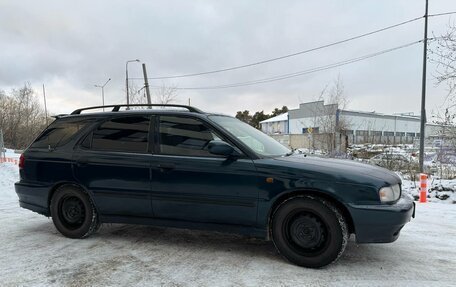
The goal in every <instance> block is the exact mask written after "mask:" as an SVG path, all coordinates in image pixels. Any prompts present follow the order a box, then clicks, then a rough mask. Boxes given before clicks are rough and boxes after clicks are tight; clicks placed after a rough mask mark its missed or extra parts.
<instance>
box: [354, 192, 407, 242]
mask: <svg viewBox="0 0 456 287" xmlns="http://www.w3.org/2000/svg"><path fill="white" fill-rule="evenodd" d="M348 209H349V212H350V214H351V216H352V219H353V223H354V225H355V233H356V242H358V243H388V242H393V241H395V240H396V239H397V238H398V237H399V233H400V231H401V229H402V227H404V225H405V224H406V223H407V222H409V221H410V219H411V218H412V217H415V202H413V199H412V198H411V197H410V196H408V195H405V194H403V195H402V196H401V198H400V199H399V200H398V201H397V202H396V203H395V204H391V205H389V204H382V205H354V204H350V205H349V206H348Z"/></svg>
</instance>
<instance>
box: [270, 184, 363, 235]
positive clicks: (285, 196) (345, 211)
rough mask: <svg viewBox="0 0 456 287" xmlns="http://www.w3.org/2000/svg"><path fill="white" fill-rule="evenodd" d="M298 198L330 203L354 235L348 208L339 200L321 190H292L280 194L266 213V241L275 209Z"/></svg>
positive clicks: (353, 226)
mask: <svg viewBox="0 0 456 287" xmlns="http://www.w3.org/2000/svg"><path fill="white" fill-rule="evenodd" d="M298 196H314V197H319V198H322V199H325V200H327V201H329V202H331V203H332V204H333V205H334V206H335V207H336V208H337V209H339V210H340V212H341V213H342V216H343V217H344V218H345V219H346V221H347V226H348V232H349V234H351V233H355V225H354V222H353V218H352V216H351V214H350V212H349V210H348V208H347V207H346V206H345V205H344V204H343V203H342V202H341V201H340V200H339V199H337V198H336V197H335V196H333V195H331V194H328V193H327V192H324V191H321V190H313V189H300V190H294V191H290V192H285V193H282V194H281V195H279V196H278V197H277V198H276V199H275V200H274V202H273V203H272V205H271V207H270V209H269V212H268V226H267V236H268V239H269V238H271V232H272V228H271V224H272V218H273V216H274V213H275V211H276V210H277V208H278V207H279V206H280V205H281V204H282V203H284V202H285V201H287V200H289V199H291V198H294V197H298Z"/></svg>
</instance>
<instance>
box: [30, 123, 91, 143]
mask: <svg viewBox="0 0 456 287" xmlns="http://www.w3.org/2000/svg"><path fill="white" fill-rule="evenodd" d="M88 123H89V121H88V120H56V121H55V122H53V123H52V124H51V125H50V126H49V127H48V128H47V129H46V130H45V131H44V132H43V133H42V134H41V135H40V136H39V137H38V138H37V139H36V140H35V142H34V143H33V144H32V145H31V147H33V148H48V147H51V148H56V147H60V146H63V145H65V144H66V143H67V142H69V141H70V140H71V138H72V137H73V136H74V135H75V134H76V133H77V132H78V131H79V130H80V129H82V128H83V127H85V126H86V125H87V124H88Z"/></svg>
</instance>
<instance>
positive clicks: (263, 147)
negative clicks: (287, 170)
mask: <svg viewBox="0 0 456 287" xmlns="http://www.w3.org/2000/svg"><path fill="white" fill-rule="evenodd" d="M209 118H210V119H211V120H212V121H214V122H216V123H217V124H219V125H220V126H221V127H222V128H223V129H224V130H225V131H227V132H228V133H230V134H232V135H233V136H235V137H236V138H238V139H239V140H240V141H242V142H243V143H244V144H245V145H246V146H248V147H249V148H250V149H252V150H253V151H254V152H255V153H257V154H259V155H262V156H267V157H274V156H283V155H286V154H289V153H290V150H289V149H288V148H286V147H285V146H283V145H282V144H281V143H279V142H278V141H276V140H274V139H273V138H271V137H270V136H268V135H266V134H265V133H263V132H261V131H259V130H257V129H256V128H254V127H252V126H250V125H248V124H246V123H244V122H242V121H240V120H238V119H236V118H232V117H227V116H209Z"/></svg>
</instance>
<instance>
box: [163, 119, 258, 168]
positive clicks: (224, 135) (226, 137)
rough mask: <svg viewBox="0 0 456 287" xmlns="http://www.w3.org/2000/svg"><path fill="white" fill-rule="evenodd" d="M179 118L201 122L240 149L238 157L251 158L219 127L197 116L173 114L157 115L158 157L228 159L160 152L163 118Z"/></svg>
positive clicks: (215, 156)
mask: <svg viewBox="0 0 456 287" xmlns="http://www.w3.org/2000/svg"><path fill="white" fill-rule="evenodd" d="M162 116H163V117H177V118H189V119H193V120H197V121H199V122H201V123H202V124H203V125H204V126H205V127H207V128H209V129H211V130H212V131H213V132H214V133H215V134H216V135H217V136H218V137H220V138H221V139H222V140H223V141H225V142H226V143H228V144H230V145H232V146H233V147H235V148H236V149H238V150H239V151H240V152H241V155H240V156H238V158H239V159H246V158H249V157H248V156H247V154H246V153H245V152H244V151H243V149H241V148H239V147H238V146H237V145H236V144H235V143H233V141H232V140H231V139H230V138H229V137H228V136H227V135H226V134H225V133H224V132H223V131H221V130H220V129H218V128H217V127H215V126H214V125H212V124H211V123H210V122H209V121H207V120H205V119H203V118H201V117H195V116H191V115H172V114H169V115H157V116H156V127H155V128H156V135H157V136H156V153H155V154H156V155H166V156H177V157H179V156H184V157H195V158H222V159H223V158H226V157H223V156H217V155H214V156H198V155H180V154H166V153H162V152H161V151H160V135H159V134H160V122H161V117H162Z"/></svg>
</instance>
